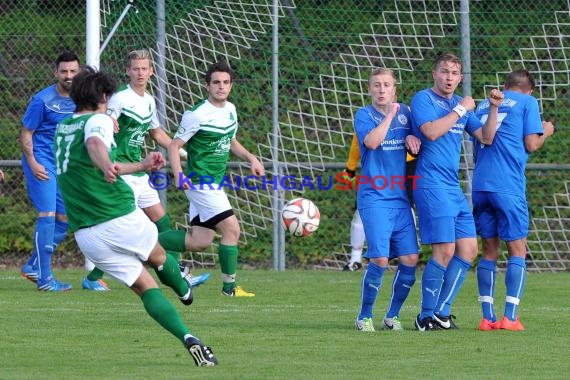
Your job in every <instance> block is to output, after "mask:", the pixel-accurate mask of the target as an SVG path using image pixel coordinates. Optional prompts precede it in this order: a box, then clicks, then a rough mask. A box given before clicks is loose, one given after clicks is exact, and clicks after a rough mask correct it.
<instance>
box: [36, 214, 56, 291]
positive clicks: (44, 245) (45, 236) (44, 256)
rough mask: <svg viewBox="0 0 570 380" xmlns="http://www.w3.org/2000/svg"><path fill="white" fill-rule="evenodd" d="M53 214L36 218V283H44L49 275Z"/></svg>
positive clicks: (53, 227) (53, 223) (53, 228)
mask: <svg viewBox="0 0 570 380" xmlns="http://www.w3.org/2000/svg"><path fill="white" fill-rule="evenodd" d="M54 231H55V216H44V217H40V218H38V221H37V223H36V230H35V232H34V246H35V252H34V254H35V255H37V259H38V269H39V274H38V283H45V282H46V280H48V279H49V278H50V277H51V256H52V254H53V238H54Z"/></svg>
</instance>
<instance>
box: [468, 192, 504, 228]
mask: <svg viewBox="0 0 570 380" xmlns="http://www.w3.org/2000/svg"><path fill="white" fill-rule="evenodd" d="M490 194H491V193H489V192H487V191H474V192H473V194H472V200H473V218H474V220H475V228H476V230H477V234H478V235H479V236H481V237H482V238H484V239H491V238H494V237H496V236H498V231H497V214H496V212H495V209H494V207H493V205H492V204H491V201H490V198H489V195H490Z"/></svg>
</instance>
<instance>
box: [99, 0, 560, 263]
mask: <svg viewBox="0 0 570 380" xmlns="http://www.w3.org/2000/svg"><path fill="white" fill-rule="evenodd" d="M143 3H146V2H137V3H135V4H136V6H135V7H134V8H133V9H132V10H129V15H128V16H127V17H126V18H125V21H124V22H123V23H122V25H121V26H120V27H119V29H118V30H117V33H116V36H115V37H114V38H113V40H112V41H111V43H110V44H109V45H108V48H107V51H105V53H104V54H103V55H102V57H101V63H102V67H104V68H107V67H108V68H112V69H114V70H116V71H117V72H121V71H122V70H123V67H124V65H122V62H124V57H125V56H126V53H127V51H128V50H130V49H136V48H140V47H141V46H145V47H149V48H150V49H151V50H152V52H153V54H154V55H155V62H156V61H157V58H158V57H157V56H156V54H157V49H156V21H155V19H156V10H155V9H154V4H152V5H147V4H143ZM150 3H154V2H150ZM328 3H339V4H341V3H342V4H343V5H344V6H343V7H342V8H339V7H336V8H332V6H331V7H328V6H327V4H328ZM379 4H380V5H379ZM124 5H125V2H120V1H111V0H105V1H102V9H101V11H102V20H103V27H102V35H105V34H106V33H108V32H109V30H110V28H111V26H112V24H113V22H114V20H116V19H117V17H118V15H119V14H120V13H121V11H122V10H123V9H124ZM328 5H330V4H328ZM337 5H338V4H337ZM351 5H353V6H351ZM272 6H273V1H271V0H249V1H248V0H232V1H176V0H173V1H168V2H166V7H167V9H166V36H165V41H166V42H165V46H164V50H165V56H164V59H165V63H166V75H165V77H163V78H155V80H154V81H153V82H152V91H153V93H154V94H155V95H156V94H157V92H158V89H159V88H164V89H165V93H166V99H165V109H166V115H165V116H166V120H167V125H166V128H167V129H168V130H169V131H170V132H173V131H174V130H175V129H176V127H177V125H178V122H179V120H180V117H181V115H182V112H183V111H184V110H185V109H188V108H189V107H190V106H192V105H193V104H195V103H197V102H198V101H200V100H201V99H203V98H204V97H205V96H206V94H205V92H204V87H203V75H204V72H205V70H206V68H207V67H208V66H209V65H210V64H211V63H213V62H215V61H216V60H219V59H225V60H227V61H229V62H230V63H231V64H232V66H234V68H237V69H238V70H237V71H238V81H237V84H236V85H235V86H234V90H233V95H232V99H231V100H232V101H234V102H235V103H236V105H237V107H238V115H239V119H240V126H242V127H240V128H242V129H240V131H239V132H238V133H239V136H240V140H241V141H242V142H246V144H245V145H246V146H247V147H248V148H249V149H250V150H252V151H253V152H254V153H255V154H257V155H259V156H260V157H263V158H264V160H265V163H266V164H269V163H270V162H271V161H273V160H277V161H279V162H281V163H283V164H284V165H283V171H284V172H283V173H282V174H284V175H289V176H291V177H294V178H303V177H305V176H309V177H310V178H316V177H317V176H319V175H323V174H330V173H333V174H334V173H335V170H336V172H338V171H339V170H338V169H342V168H343V167H344V166H343V165H344V162H345V161H346V157H347V151H348V146H349V144H350V139H351V136H352V134H353V126H352V122H353V115H354V112H355V111H356V110H357V109H358V108H359V107H361V106H362V105H364V104H366V103H368V102H369V99H368V95H367V87H366V84H367V78H368V75H369V72H370V70H371V69H372V68H373V67H377V66H384V67H388V68H392V69H394V70H395V71H396V73H397V75H398V76H399V82H400V83H402V85H401V87H402V90H400V89H399V91H401V92H400V93H399V97H400V101H403V102H405V103H409V100H410V99H411V96H412V95H413V93H414V92H415V91H417V90H419V89H421V88H423V87H428V86H430V85H431V62H433V58H434V56H435V54H437V53H438V52H441V51H449V50H451V51H454V52H456V53H458V52H459V51H460V41H461V36H460V25H459V23H460V9H459V6H460V2H459V1H431V0H425V1H422V0H414V1H411V0H410V1H385V2H366V1H355V2H346V1H340V0H339V1H337V2H326V1H317V0H315V1H309V0H307V1H303V2H299V1H293V0H289V1H288V0H281V1H279V5H278V17H279V23H280V35H279V54H280V72H279V85H280V89H279V133H278V136H273V134H272V127H271V116H270V114H271V106H272V104H271V58H272V54H273V51H272V48H271V46H272V45H271V43H272V35H271V34H272V25H273V20H272V13H273V7H272ZM477 7H479V8H477ZM531 7H534V5H531ZM545 7H546V8H547V9H546V8H545ZM543 8H545V9H543V12H542V13H540V15H541V16H540V17H539V16H536V17H535V18H534V19H532V21H530V23H533V24H534V27H533V28H530V27H529V30H532V31H533V33H534V34H528V35H526V36H519V40H517V41H518V42H517V43H520V44H521V45H520V48H517V50H516V52H517V55H516V56H515V57H514V58H513V56H512V55H511V56H509V55H508V54H510V53H509V52H508V51H507V52H504V51H500V50H499V49H497V52H498V53H497V54H495V55H498V58H493V57H486V56H481V57H478V56H475V54H473V52H472V57H473V61H474V67H475V63H476V64H478V66H477V67H478V69H477V70H478V72H475V69H474V72H473V73H472V74H473V75H474V76H475V74H480V75H479V76H480V77H481V79H480V81H479V82H477V83H473V88H474V94H473V96H474V97H475V98H478V99H482V98H484V97H485V94H486V92H487V91H488V89H489V88H491V87H496V86H497V85H499V84H501V83H502V82H503V81H504V78H505V75H506V73H508V72H509V71H510V70H511V69H512V68H515V67H521V66H522V67H525V68H527V69H528V70H529V71H531V72H532V73H533V74H534V75H535V76H536V78H537V80H538V82H539V83H540V86H539V87H538V89H539V90H538V92H537V93H536V94H535V95H536V96H537V98H539V101H540V104H541V106H542V107H543V108H544V107H545V102H550V103H554V104H559V103H560V102H564V101H567V100H566V99H567V94H566V91H567V89H568V80H569V79H568V78H569V75H570V70H569V68H568V64H567V62H568V58H567V56H566V54H567V52H568V46H567V43H568V35H569V33H568V32H569V29H570V27H569V13H568V3H567V2H566V1H556V2H549V5H548V6H546V5H545V6H544V7H543ZM533 10H535V11H536V9H535V8H533ZM507 11H510V10H508V9H506V10H505V12H507ZM485 12H489V13H485ZM513 12H514V11H513ZM516 12H519V13H520V12H523V13H524V12H525V10H524V9H518V10H517V11H516ZM505 14H507V15H508V12H507V13H505ZM517 14H518V13H517ZM490 15H493V13H491V11H490V10H487V9H486V8H485V5H484V4H478V3H472V6H471V19H472V20H474V19H477V20H484V19H485V18H489V17H490ZM493 17H494V16H493ZM505 17H507V16H505V15H503V18H502V20H501V21H504V19H505ZM513 17H514V16H513ZM518 17H521V15H520V14H518ZM472 22H473V21H472ZM527 22H529V21H528V20H527ZM489 24H492V23H489ZM481 25H482V26H480V28H482V29H481V33H487V34H486V35H490V32H489V31H490V30H492V29H491V28H492V25H488V26H486V25H487V24H481ZM495 25H496V24H495ZM521 25H522V23H521ZM485 28H488V29H485ZM473 34H475V36H473ZM499 37H500V36H498V37H497V38H499ZM478 38H479V36H478V35H477V34H476V33H473V32H472V40H473V41H474V43H472V49H473V45H478V47H477V49H480V51H482V52H484V51H485V46H484V44H485V43H487V42H485V41H486V40H483V39H481V41H479V40H478ZM501 38H502V37H501ZM479 45H483V46H479ZM501 46H502V45H501ZM504 46H508V45H507V43H505V45H504ZM503 50H505V49H503ZM493 53H495V52H494V51H493ZM499 53H502V54H503V55H501V54H499ZM481 54H482V55H484V54H483V53H481ZM550 103H549V104H550ZM557 116H558V117H560V118H562V119H564V118H565V119H567V118H568V115H567V114H564V115H557ZM275 139H277V140H278V141H279V146H278V151H277V152H278V153H277V154H278V155H277V156H273V155H272V154H273V153H272V152H273V150H272V142H273V141H274V140H275ZM149 148H153V146H152V144H151V146H149ZM566 157H567V153H566ZM567 161H568V160H566V163H567ZM469 163H470V157H464V159H463V163H462V170H463V172H462V179H463V180H468V179H469V174H468V173H469V169H470V165H469ZM266 167H268V168H271V165H268V166H266ZM248 174H250V173H249V168H248V167H247V165H244V164H239V165H234V166H232V167H231V169H230V175H231V176H233V177H234V178H235V177H236V176H238V175H239V176H242V177H244V176H246V175H248ZM276 174H277V173H270V175H276ZM562 177H564V175H562ZM556 186H558V187H556V188H557V189H559V190H560V193H556V194H554V195H552V194H553V193H554V191H551V192H550V193H547V194H548V195H547V196H546V197H543V198H542V199H541V202H542V204H540V205H534V207H535V209H536V210H538V213H537V212H536V211H535V212H534V213H533V215H534V217H533V220H532V222H531V233H530V235H529V243H528V246H529V256H530V259H531V260H530V261H529V269H530V270H565V269H567V268H568V266H569V265H570V264H569V263H570V248H569V246H568V240H569V239H568V238H569V236H568V230H569V224H570V222H569V220H570V219H569V218H570V215H569V209H568V184H567V183H564V182H563V181H558V182H557V184H556ZM271 190H272V189H271V188H270V187H269V188H267V189H260V190H258V191H243V190H229V191H227V192H228V195H229V196H230V198H231V201H232V203H233V204H234V205H235V206H236V207H235V211H236V214H237V216H238V219H239V220H240V223H241V227H242V239H243V240H244V241H247V240H248V238H256V237H258V236H259V235H260V234H266V231H267V230H270V229H271V225H272V223H273V216H272V204H271V203H272V198H271ZM297 190H299V189H297ZM303 191H304V190H301V192H303ZM308 194H309V196H310V197H311V198H312V199H313V200H317V201H318V199H317V198H318V197H325V198H323V199H324V200H323V201H322V202H323V204H328V203H327V202H329V201H328V199H330V197H332V198H333V199H334V196H335V195H332V194H326V195H323V194H316V193H311V192H309V193H308ZM336 196H339V195H338V194H337V195H336ZM172 197H173V198H172V199H173V200H174V202H180V203H185V199H181V198H180V197H178V198H176V197H177V196H176V195H173V196H172ZM326 197H329V198H326ZM340 197H348V196H347V195H345V194H341V195H340ZM352 197H353V195H352ZM351 199H353V198H351ZM170 202H171V194H170V193H169V203H170ZM345 202H346V200H345V201H343V203H345ZM352 202H353V201H350V203H352ZM329 203H333V204H334V202H333V201H330V202H329ZM349 206H350V207H347V210H345V211H343V212H341V211H339V210H338V209H336V208H331V209H330V210H325V212H324V213H323V214H325V215H329V216H328V219H329V221H332V222H333V223H335V224H337V223H338V224H339V225H340V224H342V225H343V227H342V228H345V227H346V228H345V229H343V233H344V235H342V236H341V234H339V232H338V231H339V228H340V227H338V226H336V227H335V226H333V227H332V228H331V229H330V232H329V233H330V235H326V236H325V237H324V238H322V241H321V242H320V243H315V242H311V241H305V242H304V244H306V245H309V246H311V249H321V250H324V251H326V252H324V253H322V254H321V256H320V257H319V258H320V259H322V260H321V261H320V262H319V263H317V267H322V268H332V269H340V268H341V267H342V265H341V264H342V263H344V262H345V261H346V259H347V256H348V253H347V252H349V251H350V249H349V248H348V247H347V245H346V242H348V227H349V224H350V217H351V213H352V208H351V207H352V204H350V205H349ZM322 211H323V210H321V212H322ZM541 212H542V213H543V214H540V213H541ZM539 214H540V215H539ZM181 223H182V225H184V222H181ZM321 228H326V227H321ZM319 232H321V231H319ZM321 236H322V235H321ZM297 244H299V243H297ZM319 245H320V246H319ZM504 259H505V257H504V256H503V260H504Z"/></svg>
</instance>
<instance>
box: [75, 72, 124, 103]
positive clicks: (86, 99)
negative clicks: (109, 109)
mask: <svg viewBox="0 0 570 380" xmlns="http://www.w3.org/2000/svg"><path fill="white" fill-rule="evenodd" d="M116 89H117V85H116V83H115V80H114V79H113V78H112V77H111V76H110V75H108V74H106V73H104V72H101V71H97V70H95V69H94V68H92V67H91V66H84V67H83V70H81V72H80V73H79V74H77V75H76V76H75V79H74V80H73V84H72V85H71V92H70V93H69V96H70V97H71V99H72V100H73V102H74V103H75V106H76V109H75V112H81V111H100V112H104V111H105V109H102V108H104V107H102V106H104V105H106V104H107V101H108V100H109V98H110V97H111V95H113V93H114V92H115V90H116Z"/></svg>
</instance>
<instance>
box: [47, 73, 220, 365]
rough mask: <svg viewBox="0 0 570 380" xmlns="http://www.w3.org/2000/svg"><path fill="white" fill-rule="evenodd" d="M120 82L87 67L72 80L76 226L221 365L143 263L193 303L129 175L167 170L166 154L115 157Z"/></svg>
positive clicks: (65, 159) (70, 145)
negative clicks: (128, 159) (113, 108)
mask: <svg viewBox="0 0 570 380" xmlns="http://www.w3.org/2000/svg"><path fill="white" fill-rule="evenodd" d="M115 88H116V86H115V82H114V81H113V80H112V79H111V77H110V76H108V75H107V74H105V73H102V72H96V71H95V70H93V69H91V68H89V67H87V68H85V69H84V70H83V71H82V72H81V73H79V74H77V76H76V78H75V80H74V82H73V85H72V87H71V92H70V97H71V98H72V99H73V101H74V102H75V104H76V106H77V108H76V110H75V113H74V114H73V115H72V116H70V117H69V118H66V119H65V120H63V121H61V122H60V123H59V124H58V126H57V129H56V133H55V152H56V153H55V158H56V172H57V179H58V183H59V185H60V188H61V192H62V195H63V201H64V203H65V207H66V210H67V215H68V220H69V227H70V229H71V231H72V232H73V233H74V236H75V240H76V241H77V245H78V246H79V248H80V249H81V251H82V252H83V254H84V255H85V256H86V257H87V258H88V259H90V260H91V261H92V262H93V264H95V265H96V266H97V268H100V269H102V270H103V271H105V272H107V274H109V275H110V276H111V277H113V278H115V279H116V280H118V281H120V282H122V283H124V284H125V285H127V286H128V287H129V288H131V289H132V290H133V291H134V292H135V293H136V294H137V295H139V296H140V297H141V300H142V302H143V305H144V308H145V310H146V311H147V313H148V314H149V315H150V316H151V317H152V318H153V319H154V320H156V321H157V322H158V323H159V324H160V325H161V326H162V327H163V328H165V329H166V330H167V331H169V332H170V333H171V334H172V335H174V336H175V337H177V338H178V339H179V340H180V341H181V342H182V343H183V344H184V345H185V346H186V348H187V349H188V352H189V353H190V355H191V356H192V358H193V360H194V362H195V363H196V365H198V366H214V365H216V364H217V359H216V358H215V357H214V355H213V353H212V350H211V349H210V348H209V347H207V346H205V345H204V344H203V343H202V342H201V341H200V340H199V339H198V338H196V337H195V336H194V335H192V334H191V333H190V331H189V330H188V328H187V327H186V325H185V324H184V323H183V322H182V319H181V318H180V315H179V314H178V312H177V311H176V309H175V308H174V306H173V305H172V304H171V303H170V302H169V301H168V300H167V299H166V297H165V296H164V295H163V294H162V292H161V290H160V288H159V287H158V285H157V283H156V281H155V279H154V277H153V276H152V275H151V274H150V273H149V272H148V270H147V269H146V267H145V266H144V265H143V264H147V265H149V266H150V267H152V268H153V269H154V271H155V272H156V275H157V276H158V278H159V279H160V281H161V282H162V283H163V284H165V285H167V286H169V287H171V288H172V289H173V290H174V291H175V292H176V294H177V295H178V297H179V298H180V300H181V302H182V303H184V304H185V305H190V304H191V303H192V298H193V297H192V289H191V288H190V287H189V285H188V284H187V283H186V282H185V281H184V280H183V279H182V277H181V276H180V272H179V270H178V263H177V261H176V259H175V258H174V257H172V256H171V255H167V254H166V252H165V251H164V249H163V248H162V247H161V246H160V244H159V243H158V230H157V228H156V226H155V225H154V223H152V222H151V221H150V220H149V219H148V218H147V217H146V216H145V215H144V213H143V211H142V210H141V209H140V208H138V207H136V203H135V197H134V194H133V190H132V189H131V187H130V186H129V185H128V184H127V183H126V182H125V181H124V179H123V178H122V177H121V176H122V175H125V174H128V173H136V172H141V171H147V170H156V169H160V168H161V167H162V166H164V164H165V161H164V157H162V155H161V154H160V153H159V152H152V153H151V154H149V155H148V156H147V157H146V158H145V159H144V160H142V161H139V162H132V163H119V162H115V155H116V144H115V141H114V139H113V120H112V119H111V118H110V117H109V116H108V115H106V114H105V112H106V109H107V101H108V99H109V98H110V96H111V95H112V94H113V92H114V91H115Z"/></svg>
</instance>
